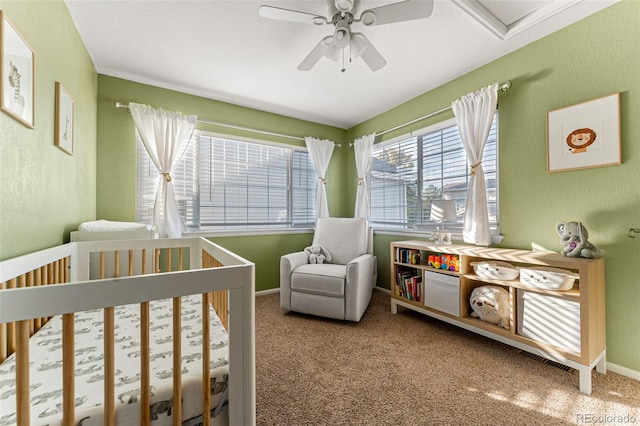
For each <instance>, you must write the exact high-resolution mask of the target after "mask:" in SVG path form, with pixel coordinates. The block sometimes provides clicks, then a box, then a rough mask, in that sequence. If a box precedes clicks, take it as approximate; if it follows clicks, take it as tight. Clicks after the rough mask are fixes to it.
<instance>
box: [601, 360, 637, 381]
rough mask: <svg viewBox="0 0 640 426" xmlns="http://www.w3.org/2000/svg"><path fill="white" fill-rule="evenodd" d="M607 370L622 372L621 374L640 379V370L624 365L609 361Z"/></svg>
mask: <svg viewBox="0 0 640 426" xmlns="http://www.w3.org/2000/svg"><path fill="white" fill-rule="evenodd" d="M607 370H608V371H611V372H613V373H617V374H620V375H621V376H625V377H629V378H630V379H635V380H638V381H640V371H636V370H632V369H630V368H627V367H623V366H621V365H618V364H614V363H612V362H607Z"/></svg>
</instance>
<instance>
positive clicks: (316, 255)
mask: <svg viewBox="0 0 640 426" xmlns="http://www.w3.org/2000/svg"><path fill="white" fill-rule="evenodd" d="M304 251H305V252H306V253H307V255H309V263H324V262H325V261H326V262H331V254H329V251H327V249H325V248H324V247H322V246H319V245H313V246H309V247H306V248H305V249H304Z"/></svg>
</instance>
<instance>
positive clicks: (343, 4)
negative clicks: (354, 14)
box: [334, 0, 353, 12]
mask: <svg viewBox="0 0 640 426" xmlns="http://www.w3.org/2000/svg"><path fill="white" fill-rule="evenodd" d="M334 4H335V5H336V9H338V10H339V11H340V12H349V11H350V10H351V9H352V8H353V0H335V2H334Z"/></svg>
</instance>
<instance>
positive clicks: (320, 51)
mask: <svg viewBox="0 0 640 426" xmlns="http://www.w3.org/2000/svg"><path fill="white" fill-rule="evenodd" d="M340 50H342V49H338V48H337V47H335V46H334V45H333V36H326V37H325V38H323V39H322V40H320V43H318V44H317V45H316V47H314V48H313V50H312V51H311V52H310V53H309V54H308V55H307V57H306V58H304V59H303V60H302V62H300V65H298V69H299V70H300V71H309V70H310V69H311V68H313V66H314V65H315V64H317V63H318V61H319V60H320V58H322V57H323V56H326V57H327V58H329V59H331V60H333V61H335V62H337V61H338V59H339V57H340Z"/></svg>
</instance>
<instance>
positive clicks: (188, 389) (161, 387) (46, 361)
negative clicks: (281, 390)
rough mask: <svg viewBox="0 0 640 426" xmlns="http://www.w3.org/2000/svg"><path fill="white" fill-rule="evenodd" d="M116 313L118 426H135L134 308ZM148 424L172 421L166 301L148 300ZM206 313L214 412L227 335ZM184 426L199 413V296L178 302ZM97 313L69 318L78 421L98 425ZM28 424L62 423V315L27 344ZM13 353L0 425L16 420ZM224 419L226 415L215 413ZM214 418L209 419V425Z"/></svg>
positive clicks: (0, 391)
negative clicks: (28, 367)
mask: <svg viewBox="0 0 640 426" xmlns="http://www.w3.org/2000/svg"><path fill="white" fill-rule="evenodd" d="M114 311H115V342H116V343H115V353H116V356H115V395H116V424H118V425H139V424H140V421H139V418H140V413H139V411H140V409H139V406H138V403H137V401H138V398H139V396H140V329H139V327H140V307H139V305H125V306H119V307H116V308H115V309H114ZM149 311H150V324H151V325H150V339H151V353H150V358H151V379H150V385H151V386H150V388H151V418H152V422H151V424H152V425H154V426H161V425H170V424H172V408H173V398H172V393H173V391H172V389H173V376H172V375H173V368H172V367H173V350H172V348H173V343H172V341H173V339H172V332H173V328H172V321H173V314H172V312H173V308H172V301H171V300H170V299H167V300H160V301H154V302H151V303H150V309H149ZM210 311H211V383H210V388H211V392H212V397H211V400H212V402H211V404H212V408H213V407H215V406H216V404H217V403H218V402H219V399H220V398H222V396H223V393H224V390H225V389H226V387H227V383H228V344H229V338H228V334H227V332H226V330H225V329H224V327H223V326H222V324H221V322H220V319H219V318H218V316H217V315H216V313H215V312H214V311H213V309H210ZM181 325H182V386H183V389H182V397H183V405H182V410H183V419H182V420H183V421H185V420H189V419H192V418H194V417H197V416H199V415H201V412H202V408H201V407H202V392H201V389H202V387H201V380H202V379H201V377H202V297H201V296H200V295H194V296H188V297H183V298H182V323H181ZM103 350H104V341H103V311H102V310H101V309H100V310H94V311H86V312H78V313H76V315H75V377H76V381H75V397H76V424H78V425H85V426H88V425H102V424H103V415H102V405H103V398H104V397H103V395H104V390H103V389H104V388H103V386H104V383H103V379H104V376H103V358H104V356H103ZM29 351H30V371H29V374H30V383H31V389H30V398H31V424H32V425H59V424H61V419H62V317H61V316H56V317H54V318H52V319H51V320H50V321H49V322H48V323H47V324H46V325H45V326H44V327H43V328H42V329H40V330H39V331H38V332H37V333H36V334H35V335H34V336H32V337H31V339H30V341H29ZM15 392H16V390H15V356H14V355H12V356H10V357H9V358H7V359H6V360H5V361H4V362H3V363H2V365H0V426H7V425H14V424H15V423H16V413H15V411H16V394H15ZM221 417H225V416H221ZM215 420H216V419H214V421H215Z"/></svg>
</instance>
